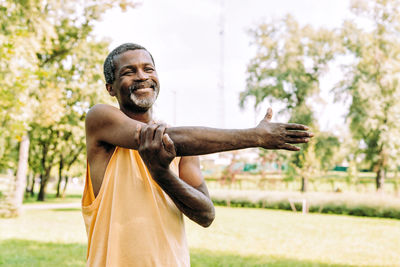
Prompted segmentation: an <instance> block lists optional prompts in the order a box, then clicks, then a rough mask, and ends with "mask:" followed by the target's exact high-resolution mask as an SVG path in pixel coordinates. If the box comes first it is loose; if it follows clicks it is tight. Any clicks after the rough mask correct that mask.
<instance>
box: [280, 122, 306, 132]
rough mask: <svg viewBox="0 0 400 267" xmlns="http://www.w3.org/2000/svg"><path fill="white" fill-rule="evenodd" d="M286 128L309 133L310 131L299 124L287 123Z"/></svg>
mask: <svg viewBox="0 0 400 267" xmlns="http://www.w3.org/2000/svg"><path fill="white" fill-rule="evenodd" d="M285 128H286V130H303V131H307V130H308V129H309V128H308V127H307V126H305V125H303V124H297V123H286V125H285Z"/></svg>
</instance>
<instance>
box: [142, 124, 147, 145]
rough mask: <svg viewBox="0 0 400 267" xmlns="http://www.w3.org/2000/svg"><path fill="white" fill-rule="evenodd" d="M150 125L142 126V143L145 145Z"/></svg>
mask: <svg viewBox="0 0 400 267" xmlns="http://www.w3.org/2000/svg"><path fill="white" fill-rule="evenodd" d="M148 127H149V125H143V126H142V127H141V131H140V144H141V145H143V144H144V143H145V142H146V134H147V128H148Z"/></svg>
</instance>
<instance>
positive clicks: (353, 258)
mask: <svg viewBox="0 0 400 267" xmlns="http://www.w3.org/2000/svg"><path fill="white" fill-rule="evenodd" d="M186 228H187V229H186V231H187V234H188V242H189V246H190V249H191V261H192V266H204V267H209V266H400V221H398V220H390V219H373V218H359V217H350V216H336V215H321V214H308V215H302V214H300V213H293V212H286V211H273V210H265V209H241V208H226V207H217V218H216V220H215V222H214V223H213V225H212V226H211V227H210V228H207V229H203V228H201V227H200V226H197V225H195V224H194V223H192V222H190V221H187V223H186ZM85 255H86V234H85V230H84V224H83V219H82V216H81V213H80V210H79V209H74V208H72V209H71V208H70V209H53V210H42V209H39V210H26V211H25V212H24V214H23V215H22V216H21V217H19V218H16V219H0V266H35V267H36V266H57V267H62V266H84V265H85Z"/></svg>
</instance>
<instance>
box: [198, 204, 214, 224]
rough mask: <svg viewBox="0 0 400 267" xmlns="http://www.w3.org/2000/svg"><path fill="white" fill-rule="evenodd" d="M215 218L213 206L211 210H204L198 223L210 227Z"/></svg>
mask: <svg viewBox="0 0 400 267" xmlns="http://www.w3.org/2000/svg"><path fill="white" fill-rule="evenodd" d="M214 219H215V209H214V207H212V209H211V210H210V211H207V212H204V213H203V214H202V216H201V217H200V218H199V219H198V220H197V223H198V224H200V225H201V226H203V227H204V228H207V227H209V226H210V225H211V224H212V222H213V221H214Z"/></svg>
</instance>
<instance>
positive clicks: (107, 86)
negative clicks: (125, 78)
mask: <svg viewBox="0 0 400 267" xmlns="http://www.w3.org/2000/svg"><path fill="white" fill-rule="evenodd" d="M106 89H107V91H108V93H109V94H110V96H115V91H114V87H113V86H112V84H111V83H106Z"/></svg>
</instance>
